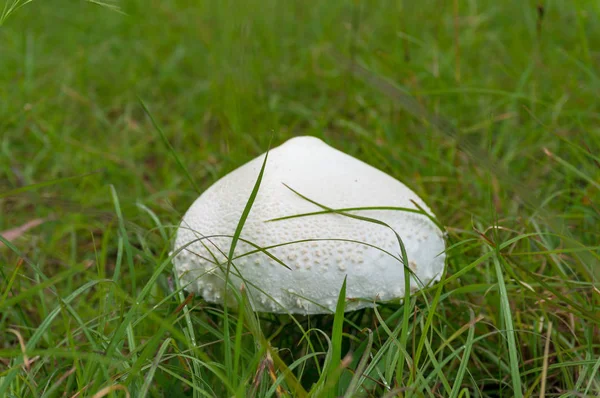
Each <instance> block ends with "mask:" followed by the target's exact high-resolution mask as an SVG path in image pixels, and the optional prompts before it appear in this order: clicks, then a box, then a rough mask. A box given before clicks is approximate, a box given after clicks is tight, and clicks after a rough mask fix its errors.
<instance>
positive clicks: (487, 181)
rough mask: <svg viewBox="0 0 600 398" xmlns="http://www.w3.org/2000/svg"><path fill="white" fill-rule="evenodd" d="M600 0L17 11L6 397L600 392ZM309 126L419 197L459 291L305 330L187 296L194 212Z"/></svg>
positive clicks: (2, 158) (4, 337)
mask: <svg viewBox="0 0 600 398" xmlns="http://www.w3.org/2000/svg"><path fill="white" fill-rule="evenodd" d="M598 4H600V3H597V2H591V1H570V2H565V1H559V0H554V1H553V0H546V1H539V2H534V1H527V2H523V1H520V0H514V1H502V2H498V1H487V0H482V1H477V2H475V1H459V0H454V1H447V2H441V1H432V0H429V1H427V0H425V1H419V2H408V1H402V0H395V1H389V0H373V1H370V2H361V1H342V0H331V1H308V2H307V1H299V0H293V1H287V2H281V1H275V0H263V1H257V0H243V1H231V0H229V1H228V0H225V1H221V2H198V1H191V0H177V1H175V0H166V1H156V0H146V1H142V0H123V1H118V2H112V3H98V2H95V1H94V2H91V1H79V2H73V1H67V0H57V1H53V2H43V1H23V0H4V3H2V0H0V10H3V11H2V13H1V14H0V15H1V16H0V71H1V73H0V231H2V232H0V235H2V236H4V238H3V241H2V247H0V396H8V397H30V396H106V395H111V394H112V395H113V396H115V397H116V396H125V395H126V394H127V393H129V394H131V396H134V397H137V396H144V395H145V396H194V397H196V396H216V397H221V396H240V397H244V396H260V397H262V396H306V395H307V394H310V395H312V396H330V397H333V396H339V395H344V394H345V395H346V396H369V397H370V396H374V397H375V396H377V397H379V396H383V395H385V394H388V395H387V396H403V397H409V396H438V397H449V396H451V397H458V396H482V397H498V396H503V397H513V396H517V397H520V396H540V397H543V396H546V397H550V396H561V397H566V396H587V397H593V396H597V395H598V394H600V373H599V369H600V359H599V358H600V315H599V314H600V311H599V310H598V308H599V306H600V290H599V289H600V285H599V282H598V281H599V278H600V250H599V246H598V242H600V226H599V225H600V195H599V190H600V157H599V153H600V128H599V127H598V126H599V121H600V106H599V104H600V102H599V101H598V92H600V74H599V72H598V70H599V66H600V52H598V49H599V48H600V6H599V5H598ZM19 6H22V7H19ZM145 107H146V110H145V109H144V108H145ZM151 118H153V119H154V121H155V124H154V123H152V120H151ZM296 135H314V136H317V137H319V138H321V139H323V140H325V141H326V142H328V143H329V144H330V145H332V146H335V147H337V148H339V149H341V150H343V151H344V152H346V153H349V154H351V155H353V156H355V157H357V158H359V159H361V160H364V161H366V162H367V163H369V164H372V165H374V166H376V167H377V168H379V169H381V170H383V171H385V172H386V173H389V174H390V175H392V176H394V177H396V178H398V179H400V180H401V181H403V182H404V183H405V184H407V185H408V186H409V187H410V188H411V189H413V190H414V191H415V192H416V193H417V194H419V196H421V197H422V198H423V199H424V200H425V202H426V203H427V204H428V205H429V206H430V207H431V208H432V210H433V211H434V213H435V214H436V215H437V217H438V221H439V222H440V223H441V224H442V225H443V226H444V228H445V230H446V231H447V233H448V242H447V244H448V250H447V254H448V259H447V267H446V273H445V276H444V279H443V281H442V282H441V283H439V284H438V285H435V286H432V287H431V288H429V289H427V290H425V291H424V292H423V293H422V294H418V295H415V296H413V297H412V298H410V299H409V300H407V301H405V305H403V304H402V303H400V302H398V303H392V304H387V305H385V306H381V307H379V308H378V309H377V310H372V309H368V310H362V311H358V312H356V313H348V314H346V316H345V317H344V316H342V311H341V309H340V310H339V311H338V312H337V313H336V314H332V315H325V316H318V317H293V318H292V317H290V316H284V315H282V316H271V315H262V314H259V315H255V314H253V313H251V312H249V311H248V308H247V304H245V302H242V303H240V304H239V306H238V307H236V308H231V309H224V308H223V307H220V306H218V305H212V304H207V303H205V302H203V301H202V299H201V298H199V297H190V296H188V295H187V294H186V293H185V292H182V291H181V290H179V289H178V288H177V284H176V282H177V281H176V280H174V278H173V274H172V270H171V263H170V261H169V252H170V250H171V245H172V236H173V234H174V232H175V227H176V226H177V224H178V222H179V220H180V218H181V216H182V215H183V213H184V212H185V210H186V209H187V208H188V206H189V205H190V204H191V203H192V201H193V200H194V199H195V198H196V197H197V196H198V195H199V193H200V192H202V191H203V190H204V189H206V188H207V187H208V186H210V185H211V184H212V183H214V182H215V181H216V180H217V179H218V178H219V177H221V176H223V175H225V174H227V173H228V172H229V171H231V170H233V169H234V168H236V167H238V166H240V165H242V164H243V163H245V162H247V161H248V160H250V159H252V158H254V157H256V156H257V155H259V154H260V153H262V152H264V151H265V150H267V148H268V146H269V145H270V144H271V145H278V144H280V143H282V142H283V141H285V140H286V139H288V138H290V137H292V136H296ZM249 203H250V204H251V201H249ZM40 222H41V224H40V225H36V224H39V223H40ZM19 226H25V227H31V228H21V229H15V228H18V227H19ZM9 240H10V241H9ZM347 354H348V355H347ZM77 394H78V395H77ZM94 394H97V395H94Z"/></svg>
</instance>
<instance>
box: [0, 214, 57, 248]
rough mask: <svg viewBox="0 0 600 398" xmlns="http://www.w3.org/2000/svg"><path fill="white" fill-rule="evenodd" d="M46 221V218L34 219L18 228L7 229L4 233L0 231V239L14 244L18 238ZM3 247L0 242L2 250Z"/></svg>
mask: <svg viewBox="0 0 600 398" xmlns="http://www.w3.org/2000/svg"><path fill="white" fill-rule="evenodd" d="M46 221H48V219H47V218H35V219H33V220H31V221H27V222H26V223H25V224H23V225H19V226H18V227H15V228H11V229H7V230H6V231H0V235H2V237H3V238H4V239H6V240H7V241H9V242H14V241H15V240H17V239H18V238H20V237H21V236H23V235H24V234H25V233H26V232H27V231H29V230H30V229H33V228H35V227H37V226H39V225H41V224H43V223H45V222H46ZM3 247H5V245H4V243H2V242H0V248H3Z"/></svg>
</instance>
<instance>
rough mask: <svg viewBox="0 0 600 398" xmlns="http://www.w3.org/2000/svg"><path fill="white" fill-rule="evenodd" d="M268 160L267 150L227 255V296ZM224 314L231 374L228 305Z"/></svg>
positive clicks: (226, 346) (226, 363)
mask: <svg viewBox="0 0 600 398" xmlns="http://www.w3.org/2000/svg"><path fill="white" fill-rule="evenodd" d="M268 158H269V151H268V150H267V152H266V153H265V159H264V160H263V163H262V166H261V168H260V171H259V173H258V176H257V178H256V182H255V184H254V187H253V188H252V192H251V193H250V196H249V197H248V200H247V201H246V205H245V206H244V210H243V211H242V215H241V217H240V220H239V222H238V224H237V226H236V228H235V232H234V234H233V236H232V238H231V245H230V246H229V254H228V255H227V266H226V270H225V286H226V288H225V289H226V290H225V295H227V294H228V292H227V288H228V286H229V285H228V284H229V272H230V269H231V266H232V264H233V263H232V261H233V256H234V254H235V248H236V246H237V243H238V240H239V238H240V235H241V234H242V230H243V228H244V224H245V223H246V220H247V219H248V215H249V214H250V210H251V209H252V205H253V204H254V201H255V200H256V195H258V190H259V188H260V183H261V181H262V178H263V175H264V172H265V167H266V165H267V160H268ZM238 273H239V272H238ZM224 312H225V316H224V329H223V338H224V340H223V342H224V344H223V350H224V355H225V369H226V370H227V372H228V373H229V372H231V371H232V370H233V365H232V358H231V354H232V351H231V347H230V337H229V333H230V331H229V317H228V309H227V305H225V306H224ZM228 376H229V377H231V374H230V373H229V375H228Z"/></svg>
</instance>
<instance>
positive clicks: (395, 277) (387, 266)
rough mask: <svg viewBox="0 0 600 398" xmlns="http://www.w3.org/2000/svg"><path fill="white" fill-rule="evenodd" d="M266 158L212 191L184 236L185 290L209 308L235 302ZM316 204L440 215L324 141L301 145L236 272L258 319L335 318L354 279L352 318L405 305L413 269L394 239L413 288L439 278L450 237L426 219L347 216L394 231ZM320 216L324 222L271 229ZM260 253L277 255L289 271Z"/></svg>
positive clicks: (259, 210) (287, 154) (291, 145)
mask: <svg viewBox="0 0 600 398" xmlns="http://www.w3.org/2000/svg"><path fill="white" fill-rule="evenodd" d="M264 156H265V155H264V154H263V155H261V156H259V157H258V158H256V159H254V160H252V161H250V162H249V163H247V164H245V165H243V166H241V167H240V168H238V169H236V170H234V171H233V172H231V173H230V174H228V175H226V176H225V177H223V178H221V179H220V180H219V181H217V182H216V183H215V184H214V185H212V186H211V187H210V188H208V189H207V190H206V191H205V192H204V193H203V194H202V195H201V196H200V197H199V198H198V199H197V200H196V201H195V202H194V204H193V205H192V206H191V207H190V209H189V210H188V211H187V213H186V214H185V216H184V217H183V221H182V222H181V226H180V228H179V230H178V232H177V238H176V241H175V251H176V252H177V251H179V252H178V253H177V254H176V255H175V257H174V258H173V263H174V265H175V268H176V271H177V274H178V275H179V278H180V280H181V284H182V286H184V288H185V289H186V290H188V291H192V292H195V293H199V294H200V295H202V296H203V297H204V299H205V300H207V301H209V302H215V303H223V302H226V303H228V304H231V303H232V299H231V298H229V299H227V300H226V298H225V297H224V295H225V271H224V270H225V268H226V267H227V255H228V253H229V248H230V245H231V242H232V236H233V234H234V231H235V229H236V227H237V224H238V222H239V220H240V217H241V215H242V212H243V210H244V207H245V205H246V203H247V201H248V198H249V197H250V195H251V192H252V189H253V187H254V185H255V183H256V181H257V177H258V175H259V172H260V169H261V167H262V165H263V162H264ZM290 188H291V189H290ZM294 191H295V192H294ZM299 194H300V195H302V196H300V195H299ZM307 199H310V200H307ZM413 202H414V203H413ZM316 203H318V204H320V205H322V206H325V207H326V208H329V209H334V210H340V209H348V208H357V207H358V208H363V207H394V208H407V209H413V210H417V211H418V207H417V206H415V203H416V204H418V206H419V207H421V209H423V210H424V211H425V212H427V213H428V214H429V215H431V216H432V213H431V211H430V210H429V208H428V207H427V206H426V205H425V203H424V202H423V201H422V200H421V199H420V198H419V197H418V196H417V195H416V194H415V193H414V192H412V191H411V190H410V189H409V188H407V187H406V186H405V185H404V184H402V183H401V182H399V181H398V180H396V179H394V178H393V177H391V176H389V175H387V174H385V173H383V172H382V171H380V170H377V169H375V168H374V167H371V166H369V165H367V164H366V163H364V162H362V161H360V160H358V159H356V158H353V157H351V156H349V155H346V154H345V153H343V152H340V151H338V150H336V149H334V148H332V147H330V146H328V145H327V144H325V143H324V142H323V141H321V140H319V139H317V138H314V137H296V138H293V139H291V140H289V141H287V142H285V143H284V144H283V145H281V146H279V147H277V148H275V149H272V150H271V151H270V152H269V153H268V158H267V163H266V166H265V171H264V175H263V178H262V182H261V184H260V188H259V191H258V194H257V196H256V199H255V201H254V203H253V206H252V209H251V211H250V214H249V216H248V218H247V220H246V222H245V224H244V226H243V230H242V233H241V235H240V238H241V239H240V240H239V241H238V243H237V246H236V249H235V255H234V256H233V258H232V265H231V267H230V274H229V280H230V283H233V285H234V286H236V287H238V288H239V287H241V285H242V284H243V285H244V286H246V287H247V289H248V293H249V296H250V297H251V303H252V306H253V308H254V309H255V310H256V311H259V312H289V313H302V314H318V313H327V312H331V311H334V310H335V307H336V303H337V298H338V294H339V291H340V288H341V286H342V283H343V280H344V277H347V286H346V296H347V298H348V299H349V300H347V304H346V310H354V309H358V308H363V307H372V306H374V305H375V301H388V300H392V299H396V298H402V297H404V286H405V285H404V275H405V270H404V267H403V265H402V259H403V257H402V255H401V250H400V245H399V242H398V239H397V236H396V235H395V233H394V231H395V232H396V233H397V234H398V235H399V236H400V237H401V240H402V242H403V244H404V246H405V248H406V254H407V258H408V265H409V268H410V270H411V274H412V277H411V282H410V283H411V290H418V289H420V288H422V287H423V285H426V284H428V283H430V282H432V281H437V280H439V278H440V276H441V274H442V272H443V268H444V260H445V254H444V249H445V244H444V238H443V234H442V232H441V231H440V229H439V228H438V227H437V226H436V224H435V223H434V222H432V221H431V219H430V218H429V217H427V216H426V215H424V214H419V213H418V212H414V211H413V212H410V211H405V210H398V209H393V210H381V209H377V210H353V211H345V213H346V214H351V215H357V216H360V217H363V218H368V219H374V220H379V221H382V222H383V223H385V224H387V226H385V225H381V224H378V223H375V222H371V221H368V220H365V219H358V218H353V217H350V216H347V215H344V214H339V213H335V212H327V210H324V208H323V207H319V205H317V204H316ZM315 212H317V213H319V214H315V215H308V216H302V217H295V218H286V219H283V220H279V221H269V220H272V219H275V218H281V217H286V216H293V215H299V214H306V213H315ZM388 226H389V227H388ZM392 229H393V230H392ZM359 242H360V243H359ZM257 247H259V248H267V249H266V251H267V252H268V253H269V254H270V255H271V256H273V257H275V258H277V259H278V260H280V261H281V263H284V264H285V266H283V265H282V264H281V263H279V262H278V261H276V260H274V259H273V258H272V257H271V256H269V255H267V254H266V253H265V252H264V251H257ZM240 274H241V275H240Z"/></svg>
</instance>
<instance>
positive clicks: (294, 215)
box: [266, 184, 444, 231]
mask: <svg viewBox="0 0 600 398" xmlns="http://www.w3.org/2000/svg"><path fill="white" fill-rule="evenodd" d="M283 185H285V184H283ZM288 188H289V187H288ZM413 203H414V202H413ZM415 205H416V206H417V207H418V209H416V210H415V209H411V208H408V207H394V206H371V207H369V206H365V207H345V208H342V209H327V210H322V211H312V212H309V213H301V214H293V215H289V216H283V217H277V218H272V219H270V220H267V221H266V222H275V221H283V220H289V219H291V218H299V217H308V216H318V215H321V214H331V213H344V212H348V211H366V210H394V211H404V212H407V213H415V214H421V215H423V216H426V217H427V218H429V219H430V220H431V221H432V222H433V223H434V224H435V225H436V226H437V227H438V228H439V229H440V230H442V231H443V230H444V228H443V226H442V225H441V224H440V222H439V221H437V220H436V219H435V218H434V217H432V216H431V214H429V213H427V212H426V211H425V210H423V209H422V208H421V207H420V206H418V205H417V204H416V203H415Z"/></svg>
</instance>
